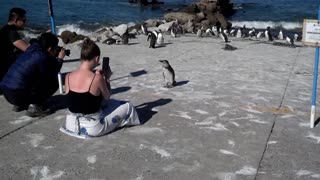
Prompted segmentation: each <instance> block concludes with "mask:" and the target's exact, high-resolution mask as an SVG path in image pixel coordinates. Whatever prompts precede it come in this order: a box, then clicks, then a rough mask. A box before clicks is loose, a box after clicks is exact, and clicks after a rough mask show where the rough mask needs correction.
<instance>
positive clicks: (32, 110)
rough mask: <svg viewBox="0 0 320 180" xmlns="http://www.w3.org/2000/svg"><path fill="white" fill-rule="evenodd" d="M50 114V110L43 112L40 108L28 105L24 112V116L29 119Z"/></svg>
mask: <svg viewBox="0 0 320 180" xmlns="http://www.w3.org/2000/svg"><path fill="white" fill-rule="evenodd" d="M50 112H51V111H50V109H46V110H43V107H42V106H39V105H36V104H30V105H29V107H28V109H27V111H26V115H27V116H30V117H44V116H47V115H49V114H50Z"/></svg>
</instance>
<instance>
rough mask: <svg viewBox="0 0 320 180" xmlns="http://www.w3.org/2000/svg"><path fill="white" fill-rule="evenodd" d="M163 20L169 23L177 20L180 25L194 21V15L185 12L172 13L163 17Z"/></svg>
mask: <svg viewBox="0 0 320 180" xmlns="http://www.w3.org/2000/svg"><path fill="white" fill-rule="evenodd" d="M164 19H165V20H166V21H167V22H169V21H174V20H178V21H179V22H181V23H183V24H184V23H187V22H188V21H191V20H195V19H196V15H195V14H189V13H185V12H173V13H167V14H165V15H164Z"/></svg>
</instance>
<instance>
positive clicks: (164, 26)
mask: <svg viewBox="0 0 320 180" xmlns="http://www.w3.org/2000/svg"><path fill="white" fill-rule="evenodd" d="M173 23H174V21H170V22H167V23H164V24H161V25H159V26H158V29H159V30H161V32H167V31H169V29H170V28H171V26H172V24H173Z"/></svg>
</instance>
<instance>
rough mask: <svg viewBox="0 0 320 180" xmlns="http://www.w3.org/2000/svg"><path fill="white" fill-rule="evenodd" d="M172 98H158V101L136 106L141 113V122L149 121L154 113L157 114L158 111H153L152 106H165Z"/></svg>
mask: <svg viewBox="0 0 320 180" xmlns="http://www.w3.org/2000/svg"><path fill="white" fill-rule="evenodd" d="M171 101H172V99H162V98H161V99H158V100H156V101H152V102H147V103H143V104H140V105H138V106H136V110H137V112H138V114H139V118H140V122H141V124H144V123H146V122H147V121H149V120H150V119H151V118H152V116H153V115H155V114H157V111H153V110H152V108H155V107H157V106H163V105H165V104H168V103H169V102H171Z"/></svg>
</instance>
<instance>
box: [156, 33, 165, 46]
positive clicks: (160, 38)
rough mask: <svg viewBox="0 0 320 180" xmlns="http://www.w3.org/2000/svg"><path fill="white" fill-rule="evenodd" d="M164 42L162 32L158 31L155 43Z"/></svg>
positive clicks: (160, 43)
mask: <svg viewBox="0 0 320 180" xmlns="http://www.w3.org/2000/svg"><path fill="white" fill-rule="evenodd" d="M163 42H164V38H163V34H162V32H161V31H160V32H158V36H157V44H158V45H160V46H162V45H163Z"/></svg>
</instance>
